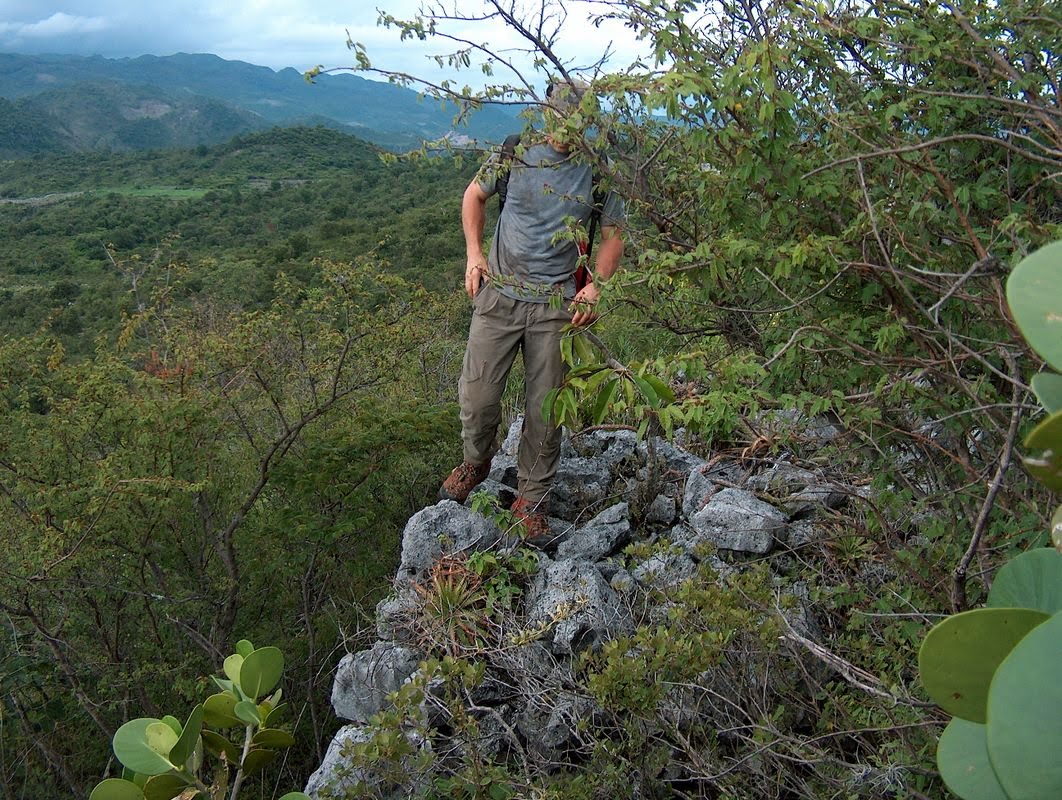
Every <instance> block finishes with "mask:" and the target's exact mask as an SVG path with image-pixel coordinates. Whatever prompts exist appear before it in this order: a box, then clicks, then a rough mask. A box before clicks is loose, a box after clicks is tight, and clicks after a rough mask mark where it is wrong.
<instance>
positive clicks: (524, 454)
mask: <svg viewBox="0 0 1062 800" xmlns="http://www.w3.org/2000/svg"><path fill="white" fill-rule="evenodd" d="M472 305H473V309H474V310H473V313H472V325H471V327H470V328H469V331H468V345H467V346H466V348H465V361H464V366H463V367H462V370H461V381H460V383H459V384H458V397H459V399H460V402H461V438H462V441H463V442H464V458H465V461H468V462H470V463H472V464H485V463H486V462H487V461H489V460H490V458H491V457H492V456H493V455H494V451H495V437H496V436H497V432H498V425H499V424H500V423H501V397H502V392H503V391H504V389H505V382H506V380H507V379H508V377H509V370H510V369H511V368H512V365H513V361H514V360H515V359H516V353H517V351H518V350H522V351H523V356H524V398H525V400H524V403H525V405H524V426H523V430H522V431H521V435H520V455H519V458H518V460H517V476H518V478H519V483H518V486H517V490H518V491H519V493H520V495H521V496H522V497H524V498H526V499H527V500H529V501H531V502H533V503H537V502H539V501H540V500H542V499H543V498H544V497H545V496H546V493H547V492H548V491H549V487H550V485H551V484H552V482H553V477H554V476H555V475H556V474H557V464H558V462H559V461H560V439H561V432H560V429H559V428H557V427H555V426H553V425H550V424H548V423H547V422H546V420H545V419H544V418H543V416H542V403H543V402H544V401H545V399H546V395H547V394H548V393H549V391H550V389H555V388H556V387H558V386H560V385H561V382H562V381H563V380H564V374H565V371H566V367H565V364H564V361H563V360H562V359H561V354H560V338H561V330H562V329H563V328H564V326H565V325H567V324H568V323H569V322H571V320H572V315H571V311H569V310H568V309H567V305H568V304H567V303H565V304H564V307H563V308H559V309H558V308H551V307H550V305H549V303H529V302H527V301H524V300H513V299H511V298H509V297H506V296H505V295H503V294H501V293H500V292H498V291H497V290H496V289H494V287H493V286H491V285H490V284H489V283H485V284H484V285H483V286H482V287H481V288H480V290H479V291H478V292H477V293H476V297H475V299H474V300H473V302H472Z"/></svg>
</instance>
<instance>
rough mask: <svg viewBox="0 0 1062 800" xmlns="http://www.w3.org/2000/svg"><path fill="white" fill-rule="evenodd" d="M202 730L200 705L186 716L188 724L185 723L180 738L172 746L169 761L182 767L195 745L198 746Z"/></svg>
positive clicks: (190, 755)
mask: <svg viewBox="0 0 1062 800" xmlns="http://www.w3.org/2000/svg"><path fill="white" fill-rule="evenodd" d="M202 730H203V706H202V704H200V705H197V706H196V707H195V708H193V709H192V713H191V714H189V715H188V722H187V723H185V725H184V729H183V730H182V731H181V736H180V738H179V739H178V740H177V743H176V744H175V745H174V746H173V749H172V750H170V761H172V762H173V763H174V764H177V765H178V766H182V767H183V766H184V765H185V763H186V762H187V761H188V759H189V758H191V757H192V754H193V753H194V752H195V748H196V745H197V744H199V733H200V732H201V731H202Z"/></svg>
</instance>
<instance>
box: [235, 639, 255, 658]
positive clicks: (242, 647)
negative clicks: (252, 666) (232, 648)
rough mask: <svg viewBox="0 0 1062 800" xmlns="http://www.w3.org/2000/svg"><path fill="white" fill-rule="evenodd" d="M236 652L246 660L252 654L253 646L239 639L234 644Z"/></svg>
mask: <svg viewBox="0 0 1062 800" xmlns="http://www.w3.org/2000/svg"><path fill="white" fill-rule="evenodd" d="M236 652H237V653H239V654H240V655H241V656H243V657H244V658H247V656H249V655H250V654H251V653H253V652H254V645H253V644H251V643H250V642H249V641H247V640H246V639H240V641H238V642H236Z"/></svg>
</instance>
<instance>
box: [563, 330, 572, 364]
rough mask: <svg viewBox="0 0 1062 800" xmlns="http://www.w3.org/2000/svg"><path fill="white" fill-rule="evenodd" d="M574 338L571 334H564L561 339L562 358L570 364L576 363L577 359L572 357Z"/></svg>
mask: <svg viewBox="0 0 1062 800" xmlns="http://www.w3.org/2000/svg"><path fill="white" fill-rule="evenodd" d="M572 338H573V337H571V336H562V337H561V340H560V349H561V358H562V359H563V360H564V363H565V364H568V365H574V364H575V359H574V358H572Z"/></svg>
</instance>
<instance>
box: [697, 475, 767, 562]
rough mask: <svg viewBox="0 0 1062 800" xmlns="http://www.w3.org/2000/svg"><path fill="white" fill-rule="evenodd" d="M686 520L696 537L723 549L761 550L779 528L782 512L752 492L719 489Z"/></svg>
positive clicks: (760, 552) (763, 550) (759, 551)
mask: <svg viewBox="0 0 1062 800" xmlns="http://www.w3.org/2000/svg"><path fill="white" fill-rule="evenodd" d="M688 521H689V526H690V528H691V529H692V530H693V531H694V533H695V534H696V537H697V539H698V540H703V541H707V542H711V543H712V544H714V545H715V546H716V547H718V548H720V549H723V550H737V551H740V552H745V553H759V554H764V553H768V552H770V550H771V547H772V546H773V545H774V540H775V536H778V535H780V534H781V533H782V532H783V529H784V527H785V523H786V515H785V514H783V513H782V512H781V511H779V510H778V509H777V508H775V507H774V506H772V505H771V504H770V503H765V502H764V501H762V500H760V499H759V498H757V497H756V495H754V494H752V492H747V491H745V490H743V489H721V490H719V491H718V492H717V493H715V494H714V495H713V496H712V497H711V499H710V500H709V501H708V503H707V504H706V505H705V506H704V507H703V508H701V509H700V510H699V511H696V512H695V513H694V514H692V515H691V516H690V517H689V520H688ZM693 544H696V542H694V543H693Z"/></svg>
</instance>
